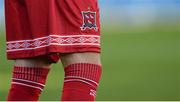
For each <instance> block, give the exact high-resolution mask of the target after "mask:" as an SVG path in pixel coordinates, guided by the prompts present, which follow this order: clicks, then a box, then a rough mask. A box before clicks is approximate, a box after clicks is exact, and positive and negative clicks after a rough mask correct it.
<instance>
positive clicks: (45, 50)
mask: <svg viewBox="0 0 180 102" xmlns="http://www.w3.org/2000/svg"><path fill="white" fill-rule="evenodd" d="M5 13H6V31H7V34H6V35H7V57H8V59H19V58H32V57H36V56H42V55H48V56H49V55H52V54H56V53H74V52H100V21H99V8H98V3H97V0H5Z"/></svg>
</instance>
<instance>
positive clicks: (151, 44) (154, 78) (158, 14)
mask: <svg viewBox="0 0 180 102" xmlns="http://www.w3.org/2000/svg"><path fill="white" fill-rule="evenodd" d="M99 5H100V9H101V24H102V25H101V26H102V32H101V34H102V63H103V76H102V80H101V83H100V87H99V89H98V96H97V100H101V101H127V100H128V101H140V100H141V101H154V100H156V101H160V100H161V101H178V100H179V101H180V0H99ZM0 22H1V23H0V25H1V27H0V43H1V44H0V100H5V99H6V96H7V92H8V88H9V86H10V80H11V70H12V65H13V63H14V62H13V61H7V60H6V53H5V31H4V13H3V0H0ZM63 76H64V74H63V69H62V65H61V64H60V63H59V64H56V65H53V68H52V70H51V72H50V75H49V78H48V81H47V85H46V87H45V90H44V92H43V94H42V95H41V98H40V100H47V101H48V100H59V99H60V95H61V93H60V92H61V88H62V83H63Z"/></svg>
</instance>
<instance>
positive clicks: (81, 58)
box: [60, 52, 101, 66]
mask: <svg viewBox="0 0 180 102" xmlns="http://www.w3.org/2000/svg"><path fill="white" fill-rule="evenodd" d="M60 57H61V61H62V63H63V65H64V66H68V65H71V64H75V63H91V64H97V65H101V61H100V53H95V52H85V53H69V54H60Z"/></svg>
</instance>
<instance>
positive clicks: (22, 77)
mask: <svg viewBox="0 0 180 102" xmlns="http://www.w3.org/2000/svg"><path fill="white" fill-rule="evenodd" d="M48 72H49V69H47V68H27V67H14V71H13V78H12V83H11V89H10V91H9V95H8V99H7V100H8V101H37V100H38V98H39V95H40V93H41V91H42V90H43V88H44V85H45V81H46V77H47V75H48Z"/></svg>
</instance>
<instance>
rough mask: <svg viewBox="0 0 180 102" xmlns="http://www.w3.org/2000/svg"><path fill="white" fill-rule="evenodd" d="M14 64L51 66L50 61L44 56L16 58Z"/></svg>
mask: <svg viewBox="0 0 180 102" xmlns="http://www.w3.org/2000/svg"><path fill="white" fill-rule="evenodd" d="M15 66H19V67H40V68H49V67H50V66H51V61H50V60H48V59H46V58H44V57H36V58H27V59H16V60H15Z"/></svg>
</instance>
